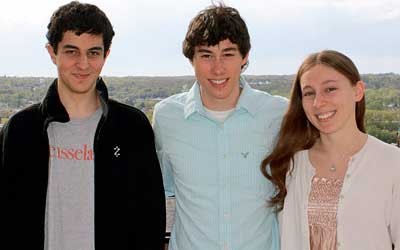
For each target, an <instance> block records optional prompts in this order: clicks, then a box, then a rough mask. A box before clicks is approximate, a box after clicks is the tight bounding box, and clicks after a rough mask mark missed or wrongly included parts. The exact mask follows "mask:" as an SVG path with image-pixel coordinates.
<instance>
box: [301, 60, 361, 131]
mask: <svg viewBox="0 0 400 250" xmlns="http://www.w3.org/2000/svg"><path fill="white" fill-rule="evenodd" d="M300 89H301V93H302V105H303V109H304V112H305V113H306V116H307V118H308V120H309V121H310V122H311V123H312V124H313V125H314V126H315V127H316V128H317V129H318V130H319V132H320V133H321V134H332V133H335V132H338V131H342V130H348V131H353V129H354V128H357V124H356V118H355V110H356V108H355V107H356V102H358V101H360V100H361V99H362V97H363V96H364V83H363V82H361V81H359V82H357V83H356V84H355V85H352V84H351V82H350V80H349V79H347V78H346V77H345V76H344V75H342V74H341V73H339V72H338V71H336V70H335V69H333V68H331V67H328V66H325V65H322V64H318V65H316V66H314V67H312V68H311V69H309V70H308V71H306V72H305V73H304V74H303V75H302V76H301V78H300Z"/></svg>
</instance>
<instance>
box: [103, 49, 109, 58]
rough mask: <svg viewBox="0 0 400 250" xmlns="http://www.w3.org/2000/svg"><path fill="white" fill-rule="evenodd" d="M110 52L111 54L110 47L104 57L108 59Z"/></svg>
mask: <svg viewBox="0 0 400 250" xmlns="http://www.w3.org/2000/svg"><path fill="white" fill-rule="evenodd" d="M109 54H110V49H108V50H107V51H106V55H105V57H104V60H106V59H107V57H108V55H109Z"/></svg>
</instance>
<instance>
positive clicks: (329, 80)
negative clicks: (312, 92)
mask: <svg viewBox="0 0 400 250" xmlns="http://www.w3.org/2000/svg"><path fill="white" fill-rule="evenodd" d="M337 81H338V80H334V79H328V80H325V81H323V82H322V84H323V85H325V84H328V83H331V82H337ZM305 88H312V87H311V86H310V85H308V84H307V83H306V85H304V86H303V87H302V88H301V89H305Z"/></svg>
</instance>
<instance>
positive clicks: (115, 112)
mask: <svg viewBox="0 0 400 250" xmlns="http://www.w3.org/2000/svg"><path fill="white" fill-rule="evenodd" d="M108 108H109V112H110V114H109V115H110V120H113V122H120V123H124V124H127V125H130V126H131V125H132V124H141V125H148V124H149V120H148V118H147V117H146V115H145V114H144V113H143V112H142V111H141V110H139V109H137V108H135V107H133V106H130V105H127V104H124V103H121V102H118V101H115V100H112V99H110V100H109V101H108ZM121 117H122V118H123V120H122V119H119V118H121Z"/></svg>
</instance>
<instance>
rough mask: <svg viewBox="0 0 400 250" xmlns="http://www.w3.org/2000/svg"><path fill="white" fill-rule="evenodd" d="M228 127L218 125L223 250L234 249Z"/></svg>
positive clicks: (221, 241) (220, 226)
mask: <svg viewBox="0 0 400 250" xmlns="http://www.w3.org/2000/svg"><path fill="white" fill-rule="evenodd" d="M227 136H228V133H227V126H226V125H224V124H219V125H218V132H217V143H218V155H219V157H218V173H219V176H218V190H219V215H218V218H219V223H218V224H219V234H220V237H219V239H220V246H221V249H222V250H228V249H232V246H231V242H232V239H231V186H230V169H229V166H230V154H229V145H228V140H227Z"/></svg>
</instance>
